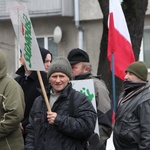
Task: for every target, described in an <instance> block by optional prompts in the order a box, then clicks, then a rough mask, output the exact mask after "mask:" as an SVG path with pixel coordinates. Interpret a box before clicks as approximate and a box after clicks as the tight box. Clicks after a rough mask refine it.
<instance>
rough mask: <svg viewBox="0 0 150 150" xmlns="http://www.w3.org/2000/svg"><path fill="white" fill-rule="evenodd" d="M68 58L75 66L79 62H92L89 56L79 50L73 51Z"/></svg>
mask: <svg viewBox="0 0 150 150" xmlns="http://www.w3.org/2000/svg"><path fill="white" fill-rule="evenodd" d="M67 58H68V60H69V62H70V64H75V63H78V62H90V59H89V55H88V54H87V53H86V52H85V51H83V50H82V49H79V48H75V49H72V50H71V51H70V52H69V54H68V56H67Z"/></svg>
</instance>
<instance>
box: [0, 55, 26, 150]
mask: <svg viewBox="0 0 150 150" xmlns="http://www.w3.org/2000/svg"><path fill="white" fill-rule="evenodd" d="M6 71H7V66H6V60H5V57H4V55H3V54H2V53H1V52H0V87H1V88H0V149H1V150H22V149H23V148H24V141H23V137H22V133H21V130H20V127H19V124H20V122H21V120H22V119H23V116H24V108H25V104H24V94H23V91H22V89H21V87H20V86H19V84H18V83H17V82H16V81H15V80H14V79H13V78H10V77H8V76H7V75H6Z"/></svg>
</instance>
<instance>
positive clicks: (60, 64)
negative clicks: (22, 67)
mask: <svg viewBox="0 0 150 150" xmlns="http://www.w3.org/2000/svg"><path fill="white" fill-rule="evenodd" d="M55 72H62V73H64V74H66V75H67V76H68V77H69V79H72V68H71V65H70V63H69V61H68V59H67V58H65V57H57V58H55V59H54V60H53V61H52V63H51V65H50V67H49V69H48V72H47V78H48V79H49V77H50V76H51V75H52V74H53V73H55Z"/></svg>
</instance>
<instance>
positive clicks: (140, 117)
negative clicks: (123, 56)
mask: <svg viewBox="0 0 150 150" xmlns="http://www.w3.org/2000/svg"><path fill="white" fill-rule="evenodd" d="M125 72H126V75H125V80H124V82H123V92H122V93H121V96H120V100H119V103H118V108H117V112H116V121H115V125H114V136H113V141H114V146H115V149H116V150H150V119H149V118H150V85H149V84H148V81H147V75H148V69H147V67H146V65H145V63H144V62H141V61H137V62H134V63H132V64H130V65H129V66H128V68H127V69H126V71H125Z"/></svg>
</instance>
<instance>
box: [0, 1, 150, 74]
mask: <svg viewBox="0 0 150 150" xmlns="http://www.w3.org/2000/svg"><path fill="white" fill-rule="evenodd" d="M9 1H13V0H7V2H6V1H5V0H0V49H1V50H3V51H4V52H5V53H6V57H7V60H8V61H7V62H8V73H9V74H10V75H11V76H13V77H14V76H15V71H16V69H17V68H18V67H19V50H20V47H19V44H18V41H17V39H16V35H15V32H14V29H13V26H12V23H11V20H10V17H9V13H8V10H7V4H8V2H9ZM20 2H21V3H23V4H25V5H26V6H27V8H28V12H29V15H30V18H31V22H32V25H33V28H34V32H35V35H36V37H37V41H38V43H39V45H40V46H42V47H45V48H48V49H49V50H50V51H51V52H52V53H53V56H54V57H56V56H67V54H68V53H69V51H70V50H71V49H73V48H77V47H79V48H81V49H84V50H85V51H86V52H87V53H88V54H89V56H90V60H91V63H92V67H93V73H94V74H96V73H97V67H98V59H99V53H100V41H101V35H102V30H103V26H102V17H103V16H102V13H101V10H100V6H99V3H98V1H97V0H20ZM56 29H59V33H58V32H55V31H58V30H56ZM58 34H59V35H58ZM148 39H149V40H148ZM149 41H150V4H149V6H148V10H147V14H146V17H145V29H144V38H143V43H142V46H141V54H140V60H143V61H145V62H146V63H147V65H148V66H149V68H150V61H148V60H150V42H149ZM149 71H150V70H149Z"/></svg>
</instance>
